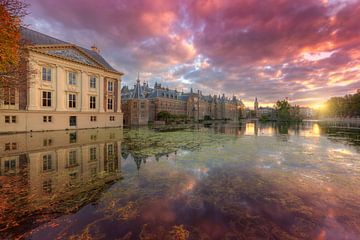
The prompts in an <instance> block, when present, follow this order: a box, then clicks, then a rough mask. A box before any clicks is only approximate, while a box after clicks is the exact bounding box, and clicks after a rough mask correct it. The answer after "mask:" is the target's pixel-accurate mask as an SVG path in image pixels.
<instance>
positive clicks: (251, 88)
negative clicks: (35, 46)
mask: <svg viewBox="0 0 360 240" xmlns="http://www.w3.org/2000/svg"><path fill="white" fill-rule="evenodd" d="M29 1H30V0H29ZM30 3H31V4H32V5H31V8H30V12H31V15H30V16H29V17H27V19H26V21H27V23H29V24H30V25H31V27H33V28H35V29H36V30H39V31H42V32H44V33H49V34H51V35H52V36H55V37H57V38H61V39H64V40H67V41H70V42H74V43H76V44H79V45H82V46H84V47H89V46H90V45H92V44H94V43H95V44H97V45H98V46H99V47H100V49H101V52H102V54H103V55H104V57H106V59H108V60H109V62H110V63H111V64H112V65H114V66H115V67H116V68H117V69H119V70H120V71H123V72H124V73H125V74H126V75H125V77H124V82H125V83H128V84H130V85H132V84H133V81H134V79H135V78H136V75H137V72H138V71H140V72H144V73H145V72H146V73H148V74H143V79H144V80H147V81H149V82H150V83H154V82H155V81H166V83H164V84H165V85H167V86H169V87H174V88H178V89H180V88H181V89H182V88H184V89H186V88H187V89H189V88H190V87H191V86H192V87H193V88H195V89H196V88H201V89H203V92H204V93H211V94H219V93H227V94H229V95H231V94H233V93H234V94H237V95H239V96H241V97H242V98H243V99H244V100H246V101H252V100H253V99H254V97H255V96H257V97H258V98H259V99H260V101H262V102H266V103H270V102H275V101H276V100H277V99H279V98H284V97H290V98H291V99H293V100H294V101H298V102H301V104H305V105H306V104H311V103H312V101H314V100H315V99H317V100H316V101H324V100H326V99H327V98H328V97H330V96H332V95H344V94H346V93H349V92H353V91H354V90H355V89H356V88H360V80H359V79H360V70H359V69H360V50H358V49H360V48H359V47H360V24H359V21H360V1H358V0H328V1H318V0H303V1H290V0H289V1H286V0H173V1H165V0H143V1H141V0H132V1H126V0H110V1H85V0H78V1H76V2H74V1H70V0H63V1H50V0H33V1H31V2H30ZM260 103H261V102H260Z"/></svg>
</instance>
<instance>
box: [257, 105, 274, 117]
mask: <svg viewBox="0 0 360 240" xmlns="http://www.w3.org/2000/svg"><path fill="white" fill-rule="evenodd" d="M258 113H259V117H261V116H269V117H270V116H272V115H274V113H275V109H274V108H271V107H259V109H258Z"/></svg>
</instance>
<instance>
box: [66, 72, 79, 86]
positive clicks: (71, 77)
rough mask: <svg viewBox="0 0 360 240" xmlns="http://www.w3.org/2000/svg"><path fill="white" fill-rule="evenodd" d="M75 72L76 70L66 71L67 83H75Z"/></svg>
mask: <svg viewBox="0 0 360 240" xmlns="http://www.w3.org/2000/svg"><path fill="white" fill-rule="evenodd" d="M76 82H77V74H76V72H68V83H69V85H76V84H77V83H76Z"/></svg>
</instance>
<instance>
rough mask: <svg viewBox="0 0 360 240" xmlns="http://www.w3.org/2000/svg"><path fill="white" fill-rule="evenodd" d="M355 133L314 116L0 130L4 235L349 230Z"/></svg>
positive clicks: (254, 234) (324, 233) (352, 230)
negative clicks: (160, 126) (161, 126)
mask: <svg viewBox="0 0 360 240" xmlns="http://www.w3.org/2000/svg"><path fill="white" fill-rule="evenodd" d="M359 136H360V134H354V131H351V132H350V133H346V131H344V130H343V129H338V130H330V129H329V128H324V127H323V126H321V125H319V124H318V123H313V122H304V123H302V124H298V125H289V124H282V125H276V124H271V123H270V124H261V123H259V122H251V123H244V124H240V125H238V124H236V125H235V124H228V125H224V124H213V125H210V126H209V125H208V126H206V127H204V126H201V125H198V126H193V127H191V128H189V129H185V130H181V131H171V132H154V131H152V130H151V129H147V128H140V129H133V130H124V131H123V130H122V129H105V130H104V129H102V130H83V131H65V132H61V131H59V132H43V133H31V134H17V135H1V136H0V147H2V149H1V151H0V184H1V189H0V194H1V196H2V200H1V201H2V202H1V205H0V238H10V239H11V238H14V237H21V236H22V237H23V238H25V239H45V238H46V239H56V238H58V239H69V238H73V239H90V238H92V239H138V238H141V239H187V238H188V239H226V238H227V239H241V238H244V239H246V238H260V239H266V238H270V239H272V238H279V239H291V238H297V239H316V238H318V239H339V238H347V239H356V237H357V236H358V235H359V234H360V228H358V226H360V209H359V208H358V207H357V206H359V205H360V190H359V189H360V188H359V187H360V162H359V161H358V160H359V159H360V153H359V146H358V145H359V141H357V140H358V139H359Z"/></svg>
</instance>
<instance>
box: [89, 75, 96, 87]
mask: <svg viewBox="0 0 360 240" xmlns="http://www.w3.org/2000/svg"><path fill="white" fill-rule="evenodd" d="M90 88H96V77H94V76H92V77H90Z"/></svg>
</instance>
